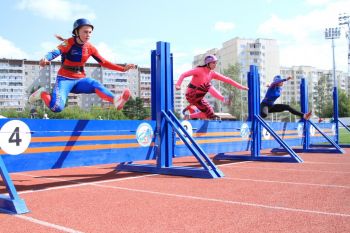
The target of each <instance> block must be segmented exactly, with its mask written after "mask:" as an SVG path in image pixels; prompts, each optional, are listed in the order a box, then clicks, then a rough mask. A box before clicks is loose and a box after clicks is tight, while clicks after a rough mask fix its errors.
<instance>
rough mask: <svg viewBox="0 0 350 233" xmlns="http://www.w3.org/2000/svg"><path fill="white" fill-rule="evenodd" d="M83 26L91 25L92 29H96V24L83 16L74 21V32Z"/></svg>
mask: <svg viewBox="0 0 350 233" xmlns="http://www.w3.org/2000/svg"><path fill="white" fill-rule="evenodd" d="M82 26H90V27H91V28H92V30H94V26H93V25H92V24H91V23H90V21H89V20H88V19H84V18H82V19H77V20H75V21H74V24H73V31H72V34H73V35H74V31H75V30H76V29H79V28H80V27H82Z"/></svg>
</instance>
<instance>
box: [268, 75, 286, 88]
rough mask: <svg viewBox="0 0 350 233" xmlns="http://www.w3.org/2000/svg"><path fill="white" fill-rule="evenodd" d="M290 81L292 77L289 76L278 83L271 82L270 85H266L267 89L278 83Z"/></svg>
mask: <svg viewBox="0 0 350 233" xmlns="http://www.w3.org/2000/svg"><path fill="white" fill-rule="evenodd" d="M291 79H292V77H290V76H289V77H288V78H284V79H281V80H279V81H276V82H272V83H271V84H270V85H267V87H274V86H276V85H277V84H279V83H283V82H286V81H288V80H291Z"/></svg>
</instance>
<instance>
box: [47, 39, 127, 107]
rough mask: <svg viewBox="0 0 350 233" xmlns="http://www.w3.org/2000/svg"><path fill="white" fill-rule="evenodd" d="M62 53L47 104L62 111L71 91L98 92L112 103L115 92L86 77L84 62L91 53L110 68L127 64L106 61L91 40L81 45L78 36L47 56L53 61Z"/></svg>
mask: <svg viewBox="0 0 350 233" xmlns="http://www.w3.org/2000/svg"><path fill="white" fill-rule="evenodd" d="M60 55H61V57H62V66H61V68H60V69H59V71H58V74H57V79H56V84H55V86H54V88H53V91H52V94H51V101H50V104H49V106H48V107H49V108H50V109H51V110H52V111H53V112H60V111H62V110H63V109H64V106H65V103H66V100H67V97H68V94H69V93H74V94H80V93H86V94H90V93H96V94H97V95H98V96H99V97H100V98H101V99H104V100H106V101H109V102H113V99H114V94H113V93H112V92H111V91H110V90H108V89H107V88H106V87H104V86H103V85H102V84H101V83H100V82H99V81H97V80H95V79H93V78H89V77H86V74H85V71H84V65H85V63H86V62H87V60H88V59H89V57H90V56H92V57H93V58H94V59H95V60H96V61H97V62H98V63H99V64H100V65H101V66H103V67H106V68H108V69H111V70H116V71H124V67H122V66H119V65H116V64H113V63H111V62H109V61H107V60H105V59H104V58H103V57H102V56H101V55H100V54H99V53H98V51H97V49H96V48H95V47H94V46H93V45H92V44H90V43H89V42H86V43H84V44H78V43H77V41H76V38H75V37H71V38H69V39H67V40H65V41H64V42H63V43H62V44H60V45H59V46H58V47H57V49H55V50H53V51H51V52H49V53H48V54H47V55H46V56H45V58H46V59H47V60H48V61H51V60H53V59H55V58H56V57H58V56H60Z"/></svg>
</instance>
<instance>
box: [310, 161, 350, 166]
mask: <svg viewBox="0 0 350 233" xmlns="http://www.w3.org/2000/svg"><path fill="white" fill-rule="evenodd" d="M304 163H306V164H332V165H347V166H348V165H350V163H332V162H314V161H306V162H304Z"/></svg>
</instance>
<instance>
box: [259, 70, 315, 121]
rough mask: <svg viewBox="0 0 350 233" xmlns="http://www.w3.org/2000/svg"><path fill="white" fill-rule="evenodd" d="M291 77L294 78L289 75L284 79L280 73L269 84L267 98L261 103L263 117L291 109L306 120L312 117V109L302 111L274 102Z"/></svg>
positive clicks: (290, 110) (291, 111)
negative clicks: (306, 111)
mask: <svg viewBox="0 0 350 233" xmlns="http://www.w3.org/2000/svg"><path fill="white" fill-rule="evenodd" d="M290 79H292V77H288V78H286V79H282V77H281V76H280V75H276V76H275V77H274V79H273V82H272V83H271V84H270V85H269V86H268V89H267V92H266V95H265V98H264V99H263V100H262V101H261V104H260V116H261V117H262V118H265V117H267V115H268V113H273V112H283V111H289V112H290V113H292V114H294V115H296V116H299V117H301V118H304V119H305V120H309V119H310V118H311V115H312V113H311V111H310V112H308V113H302V112H299V111H298V110H296V109H294V108H292V107H291V106H289V105H287V104H274V103H275V101H276V100H277V99H278V97H280V96H281V92H282V86H283V84H284V82H286V81H288V80H290Z"/></svg>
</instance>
